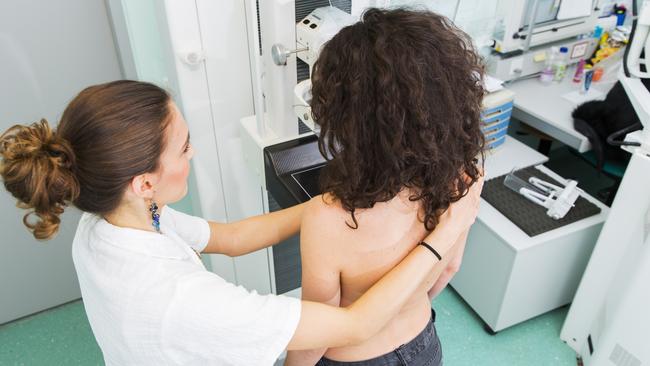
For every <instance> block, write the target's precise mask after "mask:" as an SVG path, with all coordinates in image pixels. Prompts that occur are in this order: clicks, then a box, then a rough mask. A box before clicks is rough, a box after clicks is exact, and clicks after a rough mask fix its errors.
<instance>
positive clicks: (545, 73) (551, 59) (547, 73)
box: [539, 47, 559, 85]
mask: <svg viewBox="0 0 650 366" xmlns="http://www.w3.org/2000/svg"><path fill="white" fill-rule="evenodd" d="M558 56H559V50H558V49H557V47H551V50H550V52H548V53H547V55H546V62H545V64H544V68H543V69H542V72H541V73H540V74H539V81H540V82H541V83H542V84H545V85H548V84H550V83H551V82H553V79H554V78H555V71H554V70H553V64H554V63H555V60H556V59H557V58H558Z"/></svg>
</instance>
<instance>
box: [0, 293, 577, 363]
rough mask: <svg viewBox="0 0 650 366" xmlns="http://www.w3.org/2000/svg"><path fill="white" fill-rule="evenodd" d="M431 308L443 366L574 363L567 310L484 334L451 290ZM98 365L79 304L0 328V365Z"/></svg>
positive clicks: (99, 357)
mask: <svg viewBox="0 0 650 366" xmlns="http://www.w3.org/2000/svg"><path fill="white" fill-rule="evenodd" d="M433 304H434V308H435V309H436V313H437V314H438V315H437V320H436V327H437V329H438V334H439V336H440V339H441V342H442V346H443V354H444V356H443V357H444V364H445V365H446V366H461V365H472V366H482V365H524V366H537V365H539V366H542V365H553V366H556V365H557V366H563V365H567V366H568V365H575V364H576V361H575V353H574V352H573V350H571V349H570V348H569V347H568V346H566V345H565V344H564V343H563V342H562V341H561V340H560V339H559V334H560V328H561V327H562V322H563V321H564V317H565V316H566V312H567V308H566V307H565V308H560V309H558V310H555V311H552V312H550V313H547V314H545V315H542V316H539V317H537V318H534V319H531V320H529V321H527V322H524V323H522V324H519V325H516V326H514V327H511V328H508V329H505V330H503V331H501V332H499V333H498V334H496V335H489V334H488V333H486V332H485V331H484V330H483V323H482V322H481V321H480V319H479V318H478V316H477V315H476V314H475V313H474V312H473V311H472V310H471V309H470V308H469V307H468V306H467V304H465V303H464V302H463V300H462V299H461V298H460V297H459V296H458V295H457V294H456V293H455V292H454V291H453V290H451V289H449V288H448V289H446V290H445V291H443V292H442V293H441V294H440V296H438V297H437V298H436V299H435V300H434V303H433ZM103 364H104V363H103V361H102V354H101V351H100V349H99V347H98V346H97V343H96V342H95V339H94V338H93V335H92V331H91V330H90V325H89V324H88V319H87V318H86V314H85V313H84V309H83V304H82V303H81V301H75V302H72V303H69V304H66V305H63V306H60V307H57V308H55V309H52V310H48V311H45V312H42V313H39V314H36V315H34V316H30V317H27V318H24V319H21V320H18V321H15V322H13V323H8V324H5V325H2V326H0V365H3V366H4V365H26V366H32V365H34V366H40V365H57V366H59V365H103Z"/></svg>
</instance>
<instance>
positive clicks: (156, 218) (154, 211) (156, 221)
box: [149, 201, 160, 233]
mask: <svg viewBox="0 0 650 366" xmlns="http://www.w3.org/2000/svg"><path fill="white" fill-rule="evenodd" d="M149 212H151V220H152V221H153V223H152V224H151V225H152V226H153V228H154V229H155V230H156V232H158V233H159V232H160V214H159V213H158V205H157V204H156V202H154V201H151V205H149Z"/></svg>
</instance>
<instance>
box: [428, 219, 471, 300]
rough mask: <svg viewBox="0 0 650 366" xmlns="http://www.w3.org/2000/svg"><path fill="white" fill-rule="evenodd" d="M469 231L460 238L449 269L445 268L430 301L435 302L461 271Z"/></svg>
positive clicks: (432, 288) (448, 266)
mask: <svg viewBox="0 0 650 366" xmlns="http://www.w3.org/2000/svg"><path fill="white" fill-rule="evenodd" d="M468 233H469V230H468V231H466V232H465V233H464V234H463V235H461V236H460V237H459V238H458V241H456V243H455V244H454V249H453V250H454V253H453V257H452V258H451V260H450V262H449V264H448V265H447V267H445V269H444V271H443V272H442V274H440V277H438V280H437V281H436V282H435V283H434V284H433V286H432V287H431V289H430V290H429V300H433V299H434V298H435V297H436V296H438V295H439V294H440V293H441V292H442V290H443V289H444V288H445V287H447V284H449V281H451V279H452V277H454V275H455V274H456V272H458V270H459V269H460V264H461V262H462V261H463V253H464V252H465V244H466V243H467V234H468Z"/></svg>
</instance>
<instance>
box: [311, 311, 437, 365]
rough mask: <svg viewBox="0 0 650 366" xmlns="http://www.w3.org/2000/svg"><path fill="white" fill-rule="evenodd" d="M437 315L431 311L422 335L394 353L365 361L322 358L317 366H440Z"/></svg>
mask: <svg viewBox="0 0 650 366" xmlns="http://www.w3.org/2000/svg"><path fill="white" fill-rule="evenodd" d="M435 321H436V313H435V312H434V311H433V309H431V320H430V321H429V323H428V324H427V326H426V327H425V328H424V330H423V331H422V332H420V334H418V335H417V336H416V337H415V338H413V340H411V341H410V342H408V343H406V344H403V345H401V346H399V347H397V348H396V349H394V350H393V351H392V352H389V353H386V354H385V355H382V356H379V357H375V358H371V359H369V360H364V361H353V362H341V361H334V360H330V359H327V358H325V357H323V358H321V359H320V360H319V361H318V363H317V364H316V366H405V365H408V366H439V365H442V348H441V346H440V339H439V338H438V334H436V327H435V325H434V322H435Z"/></svg>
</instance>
